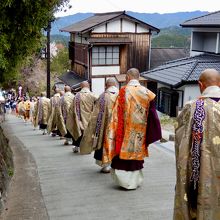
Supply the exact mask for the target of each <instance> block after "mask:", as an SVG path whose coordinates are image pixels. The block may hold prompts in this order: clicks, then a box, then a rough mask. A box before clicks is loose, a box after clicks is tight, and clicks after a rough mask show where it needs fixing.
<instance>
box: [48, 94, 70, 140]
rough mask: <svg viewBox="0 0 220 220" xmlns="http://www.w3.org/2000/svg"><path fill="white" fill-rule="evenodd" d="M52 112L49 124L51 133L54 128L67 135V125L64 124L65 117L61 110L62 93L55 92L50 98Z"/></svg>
mask: <svg viewBox="0 0 220 220" xmlns="http://www.w3.org/2000/svg"><path fill="white" fill-rule="evenodd" d="M50 103H51V104H50V106H51V107H50V109H51V110H50V114H49V120H48V125H47V130H48V133H49V134H50V133H51V132H52V131H53V130H57V129H58V130H59V131H60V133H61V135H62V136H65V134H66V133H67V131H66V127H65V124H64V119H63V116H62V112H61V102H60V94H59V93H57V94H55V95H54V96H53V97H52V98H51V100H50Z"/></svg>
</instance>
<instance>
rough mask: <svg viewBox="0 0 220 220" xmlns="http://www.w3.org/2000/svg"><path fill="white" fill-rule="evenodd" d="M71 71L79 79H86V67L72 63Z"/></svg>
mask: <svg viewBox="0 0 220 220" xmlns="http://www.w3.org/2000/svg"><path fill="white" fill-rule="evenodd" d="M71 69H72V70H73V71H74V72H76V73H77V74H78V75H79V76H80V77H83V78H86V79H87V67H86V66H84V65H81V64H78V63H72V65H71Z"/></svg>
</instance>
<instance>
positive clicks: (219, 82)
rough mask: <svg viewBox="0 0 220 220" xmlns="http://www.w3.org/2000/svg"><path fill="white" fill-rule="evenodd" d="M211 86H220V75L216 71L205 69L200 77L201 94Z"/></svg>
mask: <svg viewBox="0 0 220 220" xmlns="http://www.w3.org/2000/svg"><path fill="white" fill-rule="evenodd" d="M209 86H220V73H219V72H218V71H217V70H216V69H205V70H204V71H203V72H202V73H201V75H200V77H199V87H200V91H201V92H203V91H204V90H205V89H206V88H207V87H209Z"/></svg>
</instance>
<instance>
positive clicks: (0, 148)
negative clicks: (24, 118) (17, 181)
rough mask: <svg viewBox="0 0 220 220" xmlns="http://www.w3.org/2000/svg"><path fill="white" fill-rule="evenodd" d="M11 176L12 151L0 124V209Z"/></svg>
mask: <svg viewBox="0 0 220 220" xmlns="http://www.w3.org/2000/svg"><path fill="white" fill-rule="evenodd" d="M12 176H13V158H12V151H11V148H10V147H9V144H8V139H7V138H6V137H5V135H4V133H3V130H2V128H1V125H0V211H1V209H2V206H3V198H4V196H5V193H6V189H7V186H8V183H9V180H10V179H11V177H12Z"/></svg>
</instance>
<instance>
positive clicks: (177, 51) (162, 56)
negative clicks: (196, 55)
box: [150, 48, 189, 69]
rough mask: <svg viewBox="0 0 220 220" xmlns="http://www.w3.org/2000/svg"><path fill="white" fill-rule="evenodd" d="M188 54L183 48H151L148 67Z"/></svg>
mask: <svg viewBox="0 0 220 220" xmlns="http://www.w3.org/2000/svg"><path fill="white" fill-rule="evenodd" d="M188 56H189V51H187V50H186V49H185V48H151V59H150V68H151V69H153V68H155V67H158V66H160V65H162V64H164V63H165V62H168V61H171V60H176V59H181V58H185V57H188Z"/></svg>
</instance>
